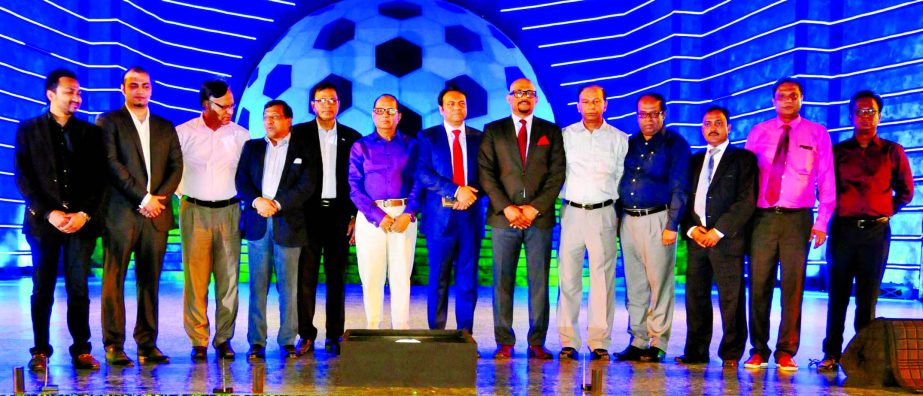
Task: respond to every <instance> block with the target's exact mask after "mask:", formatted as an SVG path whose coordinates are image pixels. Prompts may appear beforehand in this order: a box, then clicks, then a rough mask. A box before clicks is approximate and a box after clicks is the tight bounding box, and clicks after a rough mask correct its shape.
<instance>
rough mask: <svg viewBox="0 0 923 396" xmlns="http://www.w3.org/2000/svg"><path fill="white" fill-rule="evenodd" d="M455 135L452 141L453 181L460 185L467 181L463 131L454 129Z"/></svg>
mask: <svg viewBox="0 0 923 396" xmlns="http://www.w3.org/2000/svg"><path fill="white" fill-rule="evenodd" d="M452 134H453V135H455V141H453V142H452V182H453V183H455V184H456V185H458V186H464V185H465V184H466V183H465V159H464V158H463V156H462V146H461V139H459V135H460V134H461V131H460V130H458V129H456V130H453V131H452Z"/></svg>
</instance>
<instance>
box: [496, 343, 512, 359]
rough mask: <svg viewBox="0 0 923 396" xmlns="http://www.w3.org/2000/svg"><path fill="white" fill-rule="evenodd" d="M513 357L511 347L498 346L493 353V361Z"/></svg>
mask: <svg viewBox="0 0 923 396" xmlns="http://www.w3.org/2000/svg"><path fill="white" fill-rule="evenodd" d="M511 357H513V346H512V345H504V344H500V346H498V347H497V351H496V352H494V359H509V358H511Z"/></svg>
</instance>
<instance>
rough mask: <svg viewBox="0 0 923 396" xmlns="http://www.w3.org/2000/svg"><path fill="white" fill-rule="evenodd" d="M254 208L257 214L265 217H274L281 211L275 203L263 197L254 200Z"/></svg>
mask: <svg viewBox="0 0 923 396" xmlns="http://www.w3.org/2000/svg"><path fill="white" fill-rule="evenodd" d="M253 207H254V208H255V209H256V213H259V215H260V216H263V217H272V216H274V215H275V214H276V213H277V212H278V211H279V207H278V206H276V203H275V202H272V201H270V200H268V199H266V198H263V197H259V198H257V199H256V200H254V201H253Z"/></svg>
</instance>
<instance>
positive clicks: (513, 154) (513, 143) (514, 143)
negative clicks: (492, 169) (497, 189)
mask: <svg viewBox="0 0 923 396" xmlns="http://www.w3.org/2000/svg"><path fill="white" fill-rule="evenodd" d="M504 124H505V125H506V128H504V129H506V130H507V131H512V133H511V134H506V133H505V134H504V135H505V136H508V138H507V142H508V143H509V144H507V147H508V149H507V150H508V151H509V158H516V159H519V160H518V161H515V160H514V161H513V162H514V163H516V166H517V167H518V168H519V169H520V170H521V169H523V166H522V159H521V158H522V154H520V153H519V140H518V138H517V135H518V134H519V125H516V124H515V123H514V122H513V118H512V117H507V118H506V121H505V122H504Z"/></svg>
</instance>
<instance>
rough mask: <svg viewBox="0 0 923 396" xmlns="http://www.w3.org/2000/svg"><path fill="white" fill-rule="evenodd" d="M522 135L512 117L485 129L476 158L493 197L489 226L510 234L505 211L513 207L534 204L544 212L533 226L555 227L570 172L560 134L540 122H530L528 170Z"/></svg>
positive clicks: (488, 214)
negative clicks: (521, 149)
mask: <svg viewBox="0 0 923 396" xmlns="http://www.w3.org/2000/svg"><path fill="white" fill-rule="evenodd" d="M518 130H519V127H518V126H516V125H513V118H512V117H506V118H503V119H500V120H497V121H494V122H491V123H490V124H487V125H486V126H485V127H484V137H483V139H482V141H481V147H480V152H479V154H478V177H479V179H480V181H481V185H482V186H483V187H484V191H485V192H486V193H487V196H488V197H490V207H489V209H488V211H487V223H488V224H490V225H491V226H492V227H498V228H509V227H510V224H509V221H507V219H506V216H504V215H503V209H504V208H506V207H507V206H509V205H523V204H531V205H532V206H534V207H535V208H536V209H538V211H539V212H540V214H539V216H538V217H537V218H536V219H535V221H534V222H533V223H532V224H533V225H534V226H536V227H538V228H544V229H547V228H551V227H553V226H554V224H555V216H554V203H555V200H556V199H557V198H558V194H559V193H560V192H561V186H562V185H564V174H565V169H566V164H565V158H564V140H563V138H562V137H561V128H558V126H557V125H555V124H553V123H551V122H548V121H545V120H543V119H541V118H538V117H533V118H532V133H531V136H530V137H529V145H528V147H529V148H528V150H527V152H528V155H527V156H526V167H525V169H523V167H522V160H521V157H520V154H519V141H518V140H517V139H516V133H517V131H518ZM539 141H541V142H542V144H541V145H539V144H538V142H539Z"/></svg>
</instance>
